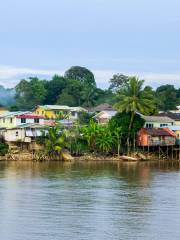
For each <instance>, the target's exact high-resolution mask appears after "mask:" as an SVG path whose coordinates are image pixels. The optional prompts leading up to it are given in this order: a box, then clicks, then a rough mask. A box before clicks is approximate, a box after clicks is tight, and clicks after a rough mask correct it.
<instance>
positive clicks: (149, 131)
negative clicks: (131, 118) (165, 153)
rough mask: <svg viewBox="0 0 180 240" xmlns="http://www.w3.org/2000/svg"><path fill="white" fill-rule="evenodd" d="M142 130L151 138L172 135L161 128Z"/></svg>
mask: <svg viewBox="0 0 180 240" xmlns="http://www.w3.org/2000/svg"><path fill="white" fill-rule="evenodd" d="M144 130H145V132H146V133H147V134H148V135H151V136H173V134H171V133H170V132H168V131H167V130H166V129H163V128H145V129H144Z"/></svg>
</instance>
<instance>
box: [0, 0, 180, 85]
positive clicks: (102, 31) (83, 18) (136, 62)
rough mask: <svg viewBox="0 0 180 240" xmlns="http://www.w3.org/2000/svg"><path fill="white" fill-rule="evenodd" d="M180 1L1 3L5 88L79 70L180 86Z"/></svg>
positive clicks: (100, 80)
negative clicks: (75, 67)
mask: <svg viewBox="0 0 180 240" xmlns="http://www.w3.org/2000/svg"><path fill="white" fill-rule="evenodd" d="M179 9H180V1H179V0H149V1H148V0H1V5H0V84H2V85H4V86H5V87H13V86H15V84H17V82H18V81H19V80H20V79H22V78H27V77H30V76H38V77H40V78H47V79H50V78H51V77H52V75H54V74H61V75H62V74H64V71H66V70H67V69H68V68H70V67H71V66H77V65H79V66H84V67H87V68H88V69H90V70H91V71H93V73H94V74H95V77H96V81H97V85H98V86H99V87H101V88H107V87H108V85H109V79H110V78H111V77H112V75H113V74H115V73H122V74H127V75H136V76H138V77H140V78H142V79H144V80H145V81H146V84H150V85H152V86H153V87H157V86H159V85H161V84H174V85H175V86H176V87H180V31H179V29H180V11H179Z"/></svg>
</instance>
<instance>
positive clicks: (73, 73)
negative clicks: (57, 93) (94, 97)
mask: <svg viewBox="0 0 180 240" xmlns="http://www.w3.org/2000/svg"><path fill="white" fill-rule="evenodd" d="M64 76H65V78H68V79H75V80H79V81H81V82H82V83H84V84H88V85H91V86H96V81H95V78H94V74H93V73H92V72H91V71H90V70H89V69H87V68H85V67H80V66H73V67H71V68H70V69H68V70H67V71H66V72H65V75H64Z"/></svg>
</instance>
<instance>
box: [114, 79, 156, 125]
mask: <svg viewBox="0 0 180 240" xmlns="http://www.w3.org/2000/svg"><path fill="white" fill-rule="evenodd" d="M143 84H144V80H139V79H138V78H136V77H130V78H129V82H128V83H127V84H126V85H125V87H123V88H122V89H120V91H119V92H118V94H117V98H118V100H119V101H118V103H116V104H115V108H116V109H117V110H118V111H119V112H127V113H130V114H131V120H130V124H129V129H131V127H132V124H133V120H134V116H135V114H136V112H139V113H142V114H148V113H149V112H151V111H152V109H154V108H155V105H154V102H155V100H154V96H153V94H152V92H150V91H148V90H146V88H145V89H144V88H143Z"/></svg>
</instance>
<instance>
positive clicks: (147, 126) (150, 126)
mask: <svg viewBox="0 0 180 240" xmlns="http://www.w3.org/2000/svg"><path fill="white" fill-rule="evenodd" d="M153 127H154V124H152V123H146V128H153Z"/></svg>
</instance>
